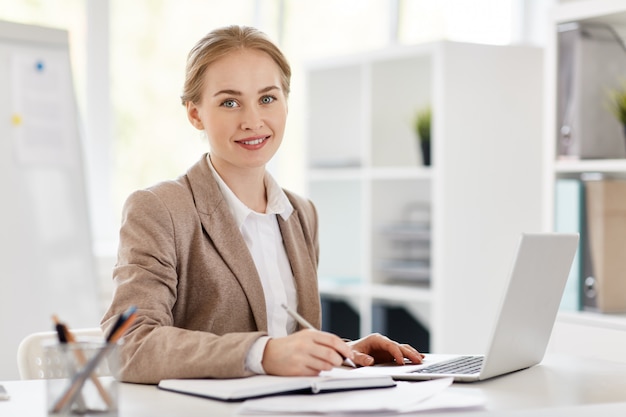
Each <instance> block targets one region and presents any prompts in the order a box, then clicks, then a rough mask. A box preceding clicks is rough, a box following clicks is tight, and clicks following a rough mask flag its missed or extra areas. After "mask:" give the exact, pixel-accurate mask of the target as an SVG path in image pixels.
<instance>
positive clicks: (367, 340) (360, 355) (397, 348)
mask: <svg viewBox="0 0 626 417" xmlns="http://www.w3.org/2000/svg"><path fill="white" fill-rule="evenodd" d="M348 344H349V345H350V347H352V349H353V350H354V351H355V352H354V359H353V360H354V363H355V364H356V365H357V366H370V365H374V364H375V363H385V362H393V361H395V362H396V363H397V364H398V365H404V358H407V359H408V360H410V361H411V362H413V363H422V359H423V358H424V355H422V354H421V353H419V352H418V351H417V350H416V349H415V348H414V347H412V346H411V345H407V344H400V343H398V342H394V341H393V340H391V339H389V338H388V337H386V336H383V335H381V334H378V333H372V334H370V335H368V336H366V337H364V338H362V339H359V340H355V341H353V342H350V343H348Z"/></svg>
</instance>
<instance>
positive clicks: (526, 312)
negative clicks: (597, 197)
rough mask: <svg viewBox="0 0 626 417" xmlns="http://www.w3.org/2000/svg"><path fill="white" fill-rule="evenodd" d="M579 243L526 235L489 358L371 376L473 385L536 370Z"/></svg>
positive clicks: (431, 361)
mask: <svg viewBox="0 0 626 417" xmlns="http://www.w3.org/2000/svg"><path fill="white" fill-rule="evenodd" d="M578 239H579V235H578V234H574V233H572V234H570V233H540V234H522V236H521V239H520V242H519V246H518V248H517V255H516V257H515V261H514V262H513V268H512V270H511V273H510V277H509V283H508V288H507V289H506V292H505V294H504V297H503V298H502V304H501V307H500V310H499V314H498V317H497V320H496V323H495V326H494V329H493V333H492V336H491V340H490V342H489V344H488V349H487V351H486V354H485V355H436V354H426V357H425V358H424V363H423V364H420V365H405V366H397V365H390V366H376V367H371V368H376V369H372V371H373V373H384V374H389V375H391V376H392V377H393V378H394V379H396V380H424V379H434V378H445V377H453V378H454V380H455V381H459V382H472V381H479V380H484V379H488V378H493V377H495V376H499V375H504V374H507V373H510V372H514V371H518V370H521V369H525V368H529V367H531V366H533V365H536V364H538V363H539V362H541V360H542V359H543V356H544V354H545V351H546V348H547V346H548V341H549V339H550V334H551V333H552V327H553V325H554V321H555V319H556V314H557V312H558V309H559V305H560V303H561V297H562V295H563V291H564V289H565V283H566V281H567V278H568V275H569V272H570V268H571V266H572V262H573V260H574V255H575V253H576V249H577V248H578ZM361 369H362V370H365V368H361ZM365 372H366V373H367V372H368V371H365Z"/></svg>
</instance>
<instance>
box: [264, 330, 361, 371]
mask: <svg viewBox="0 0 626 417" xmlns="http://www.w3.org/2000/svg"><path fill="white" fill-rule="evenodd" d="M342 356H343V357H346V358H350V359H354V352H353V351H352V349H351V348H350V346H348V345H347V344H346V342H344V341H343V340H341V339H340V338H339V337H337V336H335V335H334V334H331V333H326V332H321V331H318V330H309V329H306V330H301V331H299V332H296V333H293V334H291V335H289V336H286V337H280V338H276V339H270V340H269V341H268V342H267V345H265V350H264V352H263V360H262V362H261V364H262V365H263V369H264V370H265V372H266V373H267V374H269V375H284V376H296V375H301V376H314V375H318V374H319V373H320V371H328V370H330V369H332V368H333V367H335V366H340V365H341V364H342V363H343V357H342Z"/></svg>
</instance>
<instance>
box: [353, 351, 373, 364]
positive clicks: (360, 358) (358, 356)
mask: <svg viewBox="0 0 626 417" xmlns="http://www.w3.org/2000/svg"><path fill="white" fill-rule="evenodd" d="M353 360H354V363H355V365H356V366H371V365H374V363H375V362H376V361H375V360H374V358H372V357H371V356H370V355H368V354H366V353H363V352H358V351H354V359H353Z"/></svg>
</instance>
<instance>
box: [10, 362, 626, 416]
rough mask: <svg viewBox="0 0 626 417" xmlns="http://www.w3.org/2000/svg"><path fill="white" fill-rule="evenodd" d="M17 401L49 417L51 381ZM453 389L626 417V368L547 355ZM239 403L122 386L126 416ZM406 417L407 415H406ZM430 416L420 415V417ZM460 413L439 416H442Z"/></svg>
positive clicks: (538, 408) (504, 401) (542, 408)
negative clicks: (531, 363)
mask: <svg viewBox="0 0 626 417" xmlns="http://www.w3.org/2000/svg"><path fill="white" fill-rule="evenodd" d="M2 384H3V385H4V386H5V388H6V389H7V391H8V392H9V394H10V395H11V399H10V400H9V401H0V416H33V417H36V416H45V415H46V413H45V381H42V380H31V381H2ZM449 389H451V390H455V391H458V392H463V393H467V394H472V395H483V396H484V397H485V398H486V402H487V404H486V407H485V410H481V411H474V412H470V413H463V416H475V417H478V416H493V415H498V416H511V417H513V416H522V415H524V416H528V415H531V416H546V417H547V416H550V417H555V416H556V417H558V416H563V417H565V416H566V417H576V416H589V415H598V416H603V417H605V416H620V417H623V416H624V415H626V363H615V362H608V361H600V360H588V359H585V360H583V359H580V358H576V357H571V356H547V357H546V359H545V360H544V361H543V362H542V363H541V364H539V365H537V366H534V367H532V368H530V369H527V370H524V371H520V372H515V373H512V374H509V375H505V376H502V377H498V378H494V379H491V380H487V381H483V382H476V383H471V384H454V385H453V386H452V387H451V388H449ZM237 408H238V404H237V403H224V402H220V401H213V400H208V399H203V398H196V397H192V396H188V395H181V394H175V393H171V392H167V391H162V390H159V389H158V388H156V387H155V386H152V385H135V384H120V417H161V416H163V417H165V416H168V417H170V416H176V415H181V411H183V410H184V415H185V416H186V417H196V416H198V417H199V416H202V417H206V416H209V415H210V416H216V417H219V416H230V415H234V414H236V412H237ZM403 415H406V414H403ZM418 415H419V416H423V415H424V414H416V416H418ZM457 415H459V412H458V411H457V412H452V413H438V414H437V416H438V417H446V416H457Z"/></svg>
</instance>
